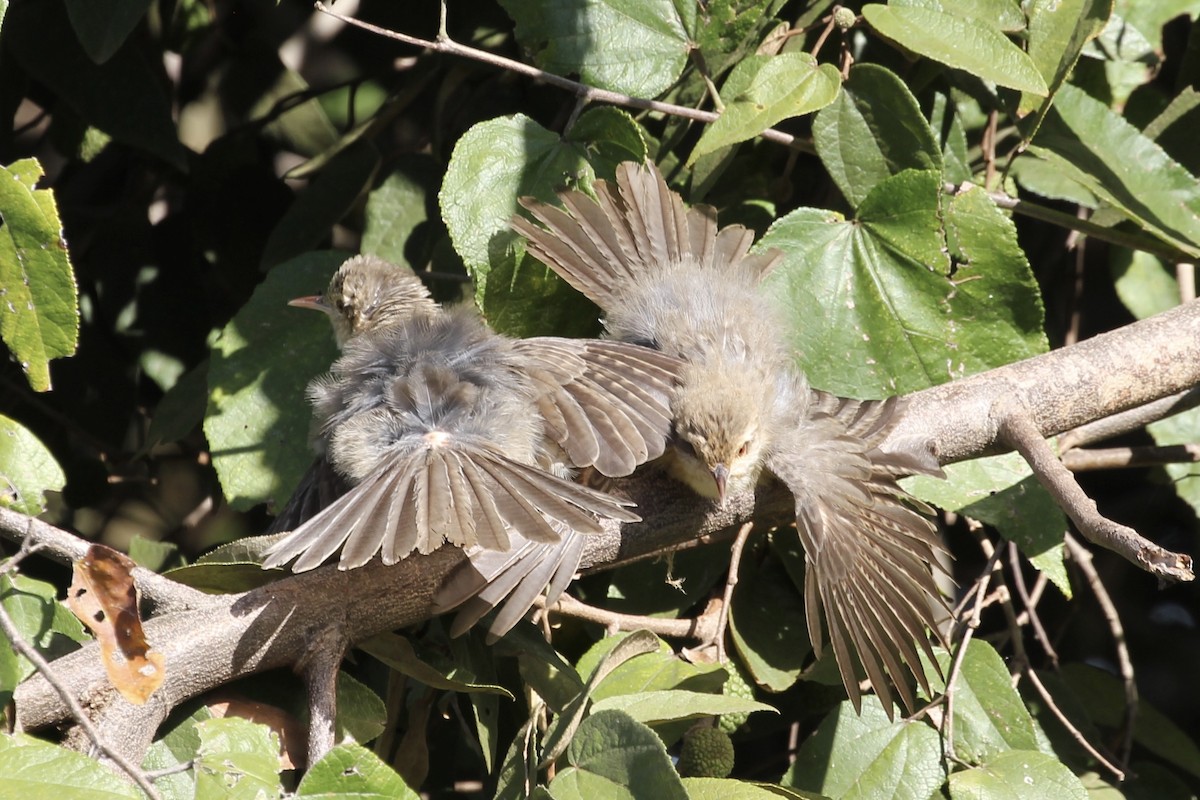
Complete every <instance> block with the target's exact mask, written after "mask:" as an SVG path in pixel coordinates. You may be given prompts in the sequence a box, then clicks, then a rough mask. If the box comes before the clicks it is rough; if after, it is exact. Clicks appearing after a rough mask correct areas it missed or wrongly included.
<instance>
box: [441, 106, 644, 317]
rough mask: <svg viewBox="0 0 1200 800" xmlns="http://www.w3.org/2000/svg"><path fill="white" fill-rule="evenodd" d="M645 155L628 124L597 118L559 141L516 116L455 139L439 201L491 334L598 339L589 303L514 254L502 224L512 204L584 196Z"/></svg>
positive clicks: (603, 115)
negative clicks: (565, 191)
mask: <svg viewBox="0 0 1200 800" xmlns="http://www.w3.org/2000/svg"><path fill="white" fill-rule="evenodd" d="M644 147H645V145H644V143H643V139H642V138H641V131H640V129H639V128H638V126H637V124H636V123H635V122H633V120H632V119H631V118H630V117H629V116H628V115H625V114H623V113H619V112H618V113H613V112H611V111H610V110H606V109H595V110H592V111H588V112H586V113H585V114H583V115H582V116H581V117H580V119H579V121H578V122H577V123H576V125H575V127H574V128H573V129H572V132H571V134H570V135H569V136H568V137H567V138H565V139H563V138H560V137H559V136H558V135H556V134H554V133H552V132H550V131H548V130H546V129H545V128H543V127H541V126H540V125H538V124H537V123H536V122H534V121H533V120H531V119H529V118H528V117H524V116H521V115H516V116H512V117H502V118H499V119H493V120H488V121H487V122H481V123H479V124H478V125H475V126H474V127H472V128H471V129H470V130H469V131H467V132H466V133H465V134H464V135H463V136H462V138H461V139H459V141H458V144H457V145H455V148H454V153H453V155H452V156H451V157H450V165H449V166H448V167H447V170H446V178H445V181H444V182H443V184H442V190H441V192H440V194H439V196H438V199H439V201H440V203H441V209H442V218H443V219H444V220H445V222H446V227H447V229H448V230H449V232H450V238H451V240H452V241H453V242H454V248H455V250H457V251H458V254H459V255H460V256H461V257H462V259H463V261H464V262H465V263H466V265H467V269H468V270H469V271H470V273H471V276H472V277H473V278H474V279H475V301H476V303H477V304H478V305H479V307H480V309H481V310H482V311H483V314H484V316H485V317H486V318H487V320H488V322H489V324H491V326H492V327H493V328H494V329H496V330H498V331H500V332H502V333H508V334H512V335H515V336H531V335H537V334H545V333H559V334H562V335H594V334H595V333H596V332H597V331H598V323H597V318H598V313H597V312H596V310H595V308H594V307H593V306H592V305H591V303H589V302H588V301H587V300H585V299H584V298H583V297H581V296H580V295H579V294H578V293H577V292H575V291H574V290H572V289H570V287H568V286H567V284H566V283H565V282H564V281H562V280H560V279H559V278H558V276H556V275H554V273H553V272H551V271H550V270H549V269H548V268H546V267H545V266H543V265H542V264H540V263H538V262H537V261H536V260H534V259H532V258H527V257H526V256H525V253H524V248H523V247H515V248H514V246H513V245H514V243H515V242H516V241H517V236H516V234H515V233H513V232H512V230H511V228H510V220H511V219H512V217H513V214H515V213H516V212H517V209H518V206H517V198H519V197H522V196H525V195H533V196H534V197H537V198H539V199H541V200H547V201H551V202H553V201H554V197H555V195H554V191H555V189H561V188H565V187H566V186H568V185H571V184H574V183H579V184H582V185H583V186H585V187H586V186H589V185H590V184H591V182H592V180H593V179H594V178H595V177H596V176H597V175H599V176H601V177H609V178H611V177H612V176H613V174H614V172H615V170H616V166H617V164H618V163H620V162H621V161H627V160H635V161H641V160H643V159H644V158H645V150H644Z"/></svg>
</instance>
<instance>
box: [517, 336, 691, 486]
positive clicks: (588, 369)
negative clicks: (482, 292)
mask: <svg viewBox="0 0 1200 800" xmlns="http://www.w3.org/2000/svg"><path fill="white" fill-rule="evenodd" d="M515 347H516V349H517V350H518V351H519V352H520V353H521V356H522V363H524V364H526V365H527V367H526V372H527V374H528V375H529V377H530V378H531V379H532V380H533V381H534V383H535V385H536V386H537V389H538V400H537V401H538V411H539V412H540V414H541V416H542V419H543V421H544V430H545V434H546V436H547V438H549V439H550V440H552V441H554V442H556V443H557V444H558V445H559V446H560V447H561V448H562V450H563V452H564V453H566V455H567V458H568V459H569V460H570V462H571V464H572V465H573V466H576V467H592V466H594V467H595V468H596V469H597V470H599V471H600V472H601V473H603V474H604V475H607V476H609V477H621V476H624V475H629V474H630V473H632V472H633V470H634V469H635V468H636V467H637V466H638V465H639V464H644V463H645V462H646V461H649V460H651V459H654V458H657V457H658V456H660V455H662V453H663V450H664V449H665V448H666V442H667V436H668V435H669V434H670V430H671V410H670V396H671V392H672V391H673V389H674V385H675V376H676V372H677V371H678V369H679V367H680V364H681V362H680V361H678V360H677V359H675V358H673V357H671V356H668V355H665V354H663V353H660V352H658V351H657V350H651V349H649V348H646V347H640V346H638V345H633V344H625V343H623V342H614V341H607V340H602V341H595V340H577V339H556V338H551V337H541V338H536V339H524V340H521V341H519V342H516V343H515Z"/></svg>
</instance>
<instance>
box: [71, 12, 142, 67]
mask: <svg viewBox="0 0 1200 800" xmlns="http://www.w3.org/2000/svg"><path fill="white" fill-rule="evenodd" d="M66 3H67V16H68V17H70V19H71V27H73V28H74V29H75V35H76V36H78V37H79V43H80V44H82V45H83V49H84V50H86V51H87V54H88V56H89V57H90V58H91V59H92V61H95V62H96V63H97V64H103V63H104V62H105V61H107V60H108V59H109V58H111V57H112V54H113V53H115V52H117V49H118V48H119V47H120V46H121V45H122V44H124V43H125V39H126V37H128V36H129V34H130V33H132V32H133V29H134V28H135V27H137V24H138V22H140V21H141V19H142V17H144V16H146V9H147V8H149V7H150V3H151V0H66Z"/></svg>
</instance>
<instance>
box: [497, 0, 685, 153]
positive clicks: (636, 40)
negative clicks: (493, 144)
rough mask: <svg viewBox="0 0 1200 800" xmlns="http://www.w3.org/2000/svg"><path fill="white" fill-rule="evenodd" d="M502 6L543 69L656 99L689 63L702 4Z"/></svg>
mask: <svg viewBox="0 0 1200 800" xmlns="http://www.w3.org/2000/svg"><path fill="white" fill-rule="evenodd" d="M500 5H501V6H503V7H504V10H505V11H507V12H508V15H509V16H510V17H512V19H513V21H514V22H516V23H517V25H516V34H517V41H519V42H520V43H521V46H522V47H523V48H524V49H525V50H527V51H530V52H532V53H533V57H534V60H535V61H536V62H537V65H538V66H539V67H541V68H542V69H544V70H546V71H548V72H553V73H556V74H558V75H571V74H577V75H579V77H580V80H581V81H582V82H583V83H585V84H587V85H588V86H595V87H598V88H601V89H609V90H611V91H614V92H621V93H623V94H630V95H634V96H637V97H654V96H656V95H658V94H661V93H662V92H663V91H665V90H666V89H667V88H668V87H670V85H671V84H672V83H674V82H675V80H676V79H677V78H678V77H679V74H680V73H681V72H682V71H683V68H684V66H686V64H687V56H688V50H689V49H690V47H691V44H690V41H691V39H690V36H689V35H688V32H689V31H691V30H694V29H695V13H696V12H695V6H694V5H693V4H692V3H676V2H673V0H559V1H558V2H554V3H544V2H541V0H501V3H500ZM601 33H602V34H603V35H599V34H601ZM514 152H517V151H514Z"/></svg>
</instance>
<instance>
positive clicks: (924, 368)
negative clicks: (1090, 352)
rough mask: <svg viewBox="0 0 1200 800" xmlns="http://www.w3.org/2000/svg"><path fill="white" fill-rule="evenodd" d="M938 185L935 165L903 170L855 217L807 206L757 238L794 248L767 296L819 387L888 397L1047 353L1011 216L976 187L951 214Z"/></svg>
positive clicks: (770, 280)
mask: <svg viewBox="0 0 1200 800" xmlns="http://www.w3.org/2000/svg"><path fill="white" fill-rule="evenodd" d="M940 189H941V180H940V175H939V174H938V173H937V172H933V171H921V172H918V171H914V170H909V171H906V172H902V173H900V174H899V175H895V176H892V177H890V178H886V179H885V180H883V181H882V182H880V183H879V184H878V185H877V186H876V187H875V188H874V189H872V190H871V193H870V194H869V195H868V196H867V198H865V199H864V201H863V203H862V205H861V206H860V207H859V210H858V216H857V220H856V221H854V222H847V221H846V220H845V219H844V218H843V217H842V216H841V215H839V214H837V213H836V212H830V211H823V210H819V209H807V208H802V209H797V210H796V211H793V212H792V213H790V214H788V215H787V216H785V217H783V218H781V219H780V220H778V221H777V222H776V223H775V224H774V225H772V226H771V229H770V230H769V231H768V232H767V234H766V235H765V236H764V237H763V238H762V240H761V241H760V242H759V244H758V245H757V248H756V249H757V250H759V251H761V250H764V249H767V248H770V247H777V248H779V249H780V250H782V251H783V253H784V255H783V258H782V260H781V261H780V263H779V265H778V266H777V267H776V268H775V269H774V271H773V272H772V273H771V275H769V276H768V277H767V279H766V281H764V284H763V291H765V292H767V293H768V295H769V296H770V297H771V298H772V299H773V301H774V302H775V303H776V304H777V305H778V308H779V309H780V313H781V315H782V316H783V319H784V320H785V322H786V324H787V327H788V336H789V340H790V343H791V346H792V347H793V349H794V350H795V351H796V353H797V354H798V360H799V362H800V365H801V366H802V367H803V368H804V370H805V371H806V373H807V374H808V376H809V379H810V380H811V381H812V382H813V384H814V385H815V386H818V387H819V388H822V389H826V390H828V391H833V392H836V393H838V394H843V395H846V396H849V397H881V396H887V395H892V394H897V393H905V392H911V391H915V390H917V389H922V388H925V387H927V386H931V385H934V384H939V383H944V382H946V381H949V380H952V379H954V378H958V377H962V376H964V375H970V374H973V373H976V372H982V371H984V370H987V369H991V368H992V367H996V366H1000V365H1002V364H1007V363H1010V362H1012V361H1016V360H1019V359H1021V358H1026V357H1028V356H1031V355H1035V354H1037V353H1041V352H1045V350H1046V346H1047V345H1046V338H1045V334H1044V333H1043V332H1042V305H1041V299H1040V295H1039V294H1038V289H1037V282H1036V281H1035V280H1034V278H1033V275H1032V272H1031V271H1030V269H1029V264H1028V262H1027V261H1026V260H1025V256H1024V253H1023V252H1022V250H1021V248H1020V246H1019V245H1018V243H1017V240H1016V229H1015V228H1014V227H1013V224H1012V222H1011V220H1009V219H1008V218H1007V217H1005V216H1004V215H1003V214H1002V213H1001V212H1000V211H999V209H997V208H996V207H995V205H994V204H993V203H992V202H991V201H990V200H989V199H987V197H986V195H984V193H983V192H982V190H979V189H971V190H969V191H967V192H965V193H963V194H961V195H959V196H957V197H955V198H953V199H952V200H951V201H950V203H949V205H948V208H947V209H946V212H945V220H944V221H943V214H942V211H941V208H940V207H939V206H940V203H939V193H940ZM947 250H949V252H950V253H951V254H953V255H954V257H955V260H956V262H958V263H957V266H956V268H955V269H954V271H953V275H951V274H950V264H949V261H948V259H947V253H946V251H947Z"/></svg>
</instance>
